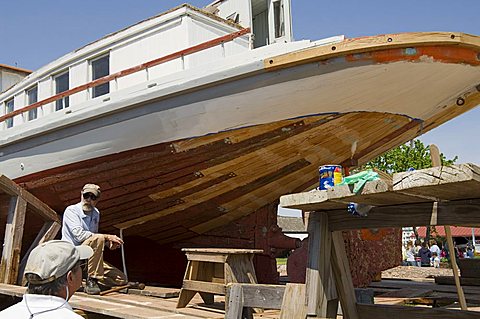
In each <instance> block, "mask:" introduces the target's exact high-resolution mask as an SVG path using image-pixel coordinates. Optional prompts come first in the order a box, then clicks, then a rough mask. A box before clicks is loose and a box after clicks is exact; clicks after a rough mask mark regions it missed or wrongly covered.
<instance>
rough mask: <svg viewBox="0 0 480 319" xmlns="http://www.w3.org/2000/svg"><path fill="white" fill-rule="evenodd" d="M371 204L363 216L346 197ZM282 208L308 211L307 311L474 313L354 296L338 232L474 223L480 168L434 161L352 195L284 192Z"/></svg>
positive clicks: (478, 217) (342, 190)
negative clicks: (436, 164)
mask: <svg viewBox="0 0 480 319" xmlns="http://www.w3.org/2000/svg"><path fill="white" fill-rule="evenodd" d="M352 202H353V203H358V204H364V205H369V206H371V209H370V210H369V211H368V213H367V215H366V216H364V217H360V216H353V215H351V214H350V213H349V212H348V211H347V205H348V204H349V203H352ZM280 205H281V206H282V207H285V208H293V209H301V210H303V211H304V212H309V214H308V216H309V217H308V219H307V229H308V233H309V255H308V263H307V276H306V300H305V304H306V308H307V317H308V316H311V317H321V318H336V313H337V306H338V301H339V302H340V303H341V306H342V311H343V316H344V317H345V318H347V319H357V318H361V319H363V318H365V319H371V318H376V319H383V318H385V319H392V318H406V317H411V318H443V319H446V318H452V319H453V318H460V319H467V318H471V319H473V318H479V317H480V313H479V312H473V311H465V310H450V309H438V308H425V307H407V306H393V305H392V306H389V305H367V304H360V303H357V302H356V299H355V294H354V287H353V283H352V277H351V273H350V266H349V262H348V260H347V256H346V252H345V245H344V239H343V235H342V231H343V230H352V229H371V228H383V227H406V226H409V227H411V226H426V225H430V226H435V225H437V226H438V225H456V226H473V225H477V226H478V225H480V167H478V166H476V165H474V164H462V165H455V166H448V167H447V166H440V167H433V168H429V169H423V170H418V171H413V172H405V173H398V174H394V175H393V178H392V179H391V180H385V179H378V180H375V181H371V182H367V183H366V185H365V187H364V188H363V190H362V191H361V192H360V193H358V194H354V193H353V192H352V190H351V188H350V187H349V186H348V185H344V186H336V187H333V188H331V189H328V190H322V191H311V192H305V193H298V194H290V195H285V196H282V197H281V198H280Z"/></svg>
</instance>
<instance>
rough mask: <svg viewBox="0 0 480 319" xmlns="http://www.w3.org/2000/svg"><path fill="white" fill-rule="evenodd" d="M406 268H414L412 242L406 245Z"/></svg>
mask: <svg viewBox="0 0 480 319" xmlns="http://www.w3.org/2000/svg"><path fill="white" fill-rule="evenodd" d="M405 256H406V257H407V258H406V261H407V266H416V262H415V248H414V247H413V243H412V241H409V242H408V243H407V249H406V251H405Z"/></svg>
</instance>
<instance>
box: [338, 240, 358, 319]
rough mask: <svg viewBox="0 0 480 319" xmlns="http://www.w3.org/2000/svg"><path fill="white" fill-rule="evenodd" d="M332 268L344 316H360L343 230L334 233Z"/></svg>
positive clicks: (348, 318)
mask: <svg viewBox="0 0 480 319" xmlns="http://www.w3.org/2000/svg"><path fill="white" fill-rule="evenodd" d="M332 242H333V249H332V269H333V274H334V278H335V283H336V287H337V292H338V297H339V299H340V303H341V305H342V312H343V317H344V318H346V319H358V318H360V317H359V315H358V313H357V308H356V297H355V290H354V287H353V281H352V273H351V272H350V265H349V263H348V259H347V252H346V251H345V243H344V241H343V235H342V232H341V231H336V232H333V233H332Z"/></svg>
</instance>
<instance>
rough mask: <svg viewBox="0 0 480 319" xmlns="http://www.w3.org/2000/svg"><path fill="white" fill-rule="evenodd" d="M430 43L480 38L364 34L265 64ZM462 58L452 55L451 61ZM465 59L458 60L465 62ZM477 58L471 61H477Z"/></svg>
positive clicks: (474, 42)
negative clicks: (367, 35)
mask: <svg viewBox="0 0 480 319" xmlns="http://www.w3.org/2000/svg"><path fill="white" fill-rule="evenodd" d="M426 45H430V46H438V45H442V47H445V46H451V47H467V48H472V47H473V48H478V47H479V46H480V40H479V39H478V37H475V36H471V35H468V34H465V33H456V32H454V33H451V32H419V33H397V34H384V35H378V36H371V37H361V38H354V39H348V40H344V41H341V42H338V43H332V44H330V45H322V46H316V47H313V48H309V49H306V50H301V51H298V52H293V53H286V54H283V55H279V56H276V57H273V58H268V59H265V60H264V67H265V69H266V70H268V71H274V70H277V69H281V68H287V67H292V66H295V65H299V64H304V63H310V62H314V61H319V60H326V59H330V58H334V57H338V56H345V55H349V54H356V53H358V52H361V53H365V52H371V51H379V50H388V49H395V48H402V47H407V48H408V47H414V46H419V47H424V46H426ZM458 59H459V58H457V57H455V55H453V56H452V58H451V60H453V61H456V60H458ZM461 62H463V61H458V63H461ZM475 62H476V61H471V63H473V64H475Z"/></svg>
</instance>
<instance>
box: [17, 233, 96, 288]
mask: <svg viewBox="0 0 480 319" xmlns="http://www.w3.org/2000/svg"><path fill="white" fill-rule="evenodd" d="M92 255H93V249H92V248H91V247H89V246H86V245H80V246H74V245H73V244H72V243H70V242H68V241H62V240H51V241H47V242H45V243H42V244H40V245H38V246H37V247H35V248H34V249H33V250H32V251H31V252H30V256H28V260H27V264H26V266H25V274H29V273H30V274H35V275H37V276H39V277H40V278H41V280H38V281H37V280H35V281H32V280H30V281H29V282H30V283H32V284H45V283H49V282H52V281H54V280H55V279H57V278H59V277H61V276H63V275H65V274H66V273H67V272H68V271H69V270H70V269H72V268H73V266H75V264H76V263H77V262H78V261H79V260H80V259H88V258H90V257H91V256H92Z"/></svg>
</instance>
